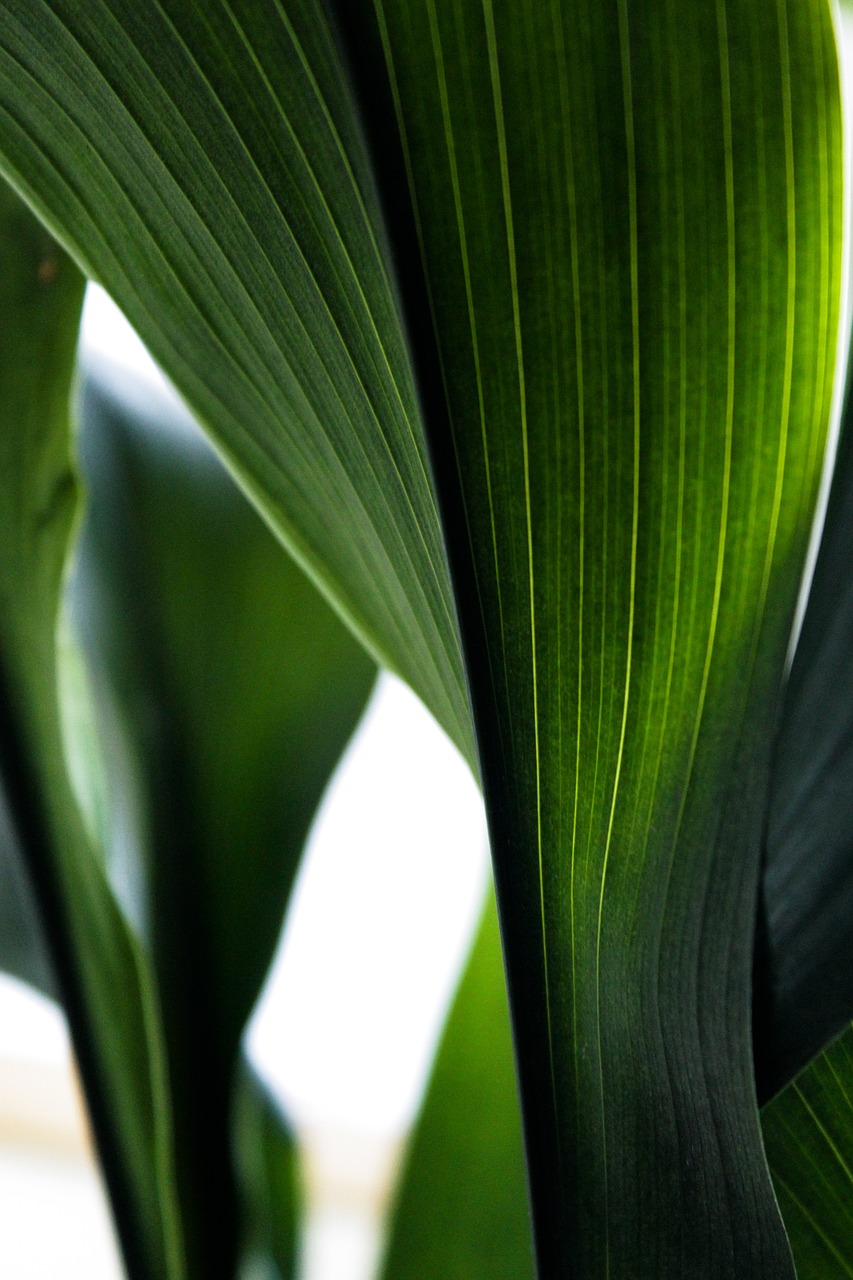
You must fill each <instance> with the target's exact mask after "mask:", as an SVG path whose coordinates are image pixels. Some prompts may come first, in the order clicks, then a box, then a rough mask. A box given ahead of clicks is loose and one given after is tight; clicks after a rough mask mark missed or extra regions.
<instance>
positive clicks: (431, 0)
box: [426, 0, 511, 706]
mask: <svg viewBox="0 0 853 1280" xmlns="http://www.w3.org/2000/svg"><path fill="white" fill-rule="evenodd" d="M426 5H427V13H428V17H429V27H430V36H431V38H432V49H433V57H434V59H435V70H436V79H437V81H438V94H439V100H440V102H441V119H442V124H443V126H444V141H445V146H446V148H447V160H448V165H449V168H450V182H451V186H452V188H453V205H454V212H455V215H456V231H457V235H458V236H459V253H460V255H461V258H462V274H463V277H464V280H465V302H466V306H467V309H468V328H469V332H470V335H471V351H472V354H473V358H474V376H475V378H476V381H477V408H478V412H479V416H480V441H481V444H482V448H483V467H484V471H485V478H486V497H487V501H488V505H489V527H490V530H491V539H492V559H493V564H494V571H495V591H496V594H497V601H498V617H499V619H500V631H501V654H502V655H503V672H504V690H505V695H506V701H507V706H510V705H511V699H510V696H509V674H508V672H507V666H506V654H507V646H506V624H505V621H504V608H503V593H502V590H501V575H500V562H499V556H498V534H497V524H496V521H495V504H494V495H493V493H492V474H491V463H490V459H489V439H488V429H487V425H486V400H485V391H484V387H483V374H482V369H481V365H480V343H479V338H478V334H477V315H476V310H475V307H474V288H473V283H472V280H471V262H470V258H469V254H468V234H467V231H466V229H465V213H464V209H463V204H462V190H461V186H460V182H459V166H458V164H457V160H456V139H455V136H454V132H453V121H452V118H451V113H450V98H449V94H448V88H447V76H446V74H445V69H444V51H443V48H442V44H441V32H440V30H439V26H438V15H437V14H436V9H435V0H426Z"/></svg>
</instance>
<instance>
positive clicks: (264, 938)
mask: <svg viewBox="0 0 853 1280" xmlns="http://www.w3.org/2000/svg"><path fill="white" fill-rule="evenodd" d="M82 419H83V424H84V431H83V439H82V455H83V460H84V464H85V468H86V474H87V477H88V479H89V483H90V492H91V496H90V501H89V508H88V516H87V525H86V528H85V530H84V534H83V536H82V539H81V544H80V552H79V565H78V582H77V593H78V618H79V626H80V628H81V634H83V635H84V637H85V646H86V651H87V654H88V656H89V660H90V662H91V664H92V669H93V672H94V673H95V678H96V679H100V680H101V681H103V682H106V684H107V686H108V687H109V688H110V689H111V690H112V693H113V696H114V698H115V703H116V712H117V714H118V716H119V718H120V720H121V721H122V723H123V726H124V730H125V733H126V734H127V736H128V737H129V740H130V743H131V746H132V752H133V755H134V757H135V759H136V766H137V771H138V776H139V778H140V802H141V808H142V813H143V820H142V825H143V834H142V839H141V844H142V853H141V859H140V864H139V865H138V866H137V867H136V868H135V869H134V868H132V867H131V868H127V866H124V867H120V866H119V867H118V868H117V870H119V871H120V872H121V874H122V875H123V879H124V882H125V883H126V884H127V883H129V884H135V885H136V886H137V901H136V902H135V903H132V904H130V910H132V911H134V913H135V914H136V915H137V916H138V918H139V919H140V920H141V921H142V922H143V924H142V927H143V931H144V934H145V938H146V943H147V946H148V949H149V951H150V954H151V958H152V963H153V967H154V971H155V974H156V979H157V988H158V993H159V1000H160V1004H161V1007H162V1010H163V1019H164V1027H165V1034H166V1050H167V1057H168V1066H169V1081H170V1088H171V1098H172V1116H173V1124H174V1130H175V1153H176V1160H177V1177H178V1193H179V1199H180V1207H181V1216H182V1223H183V1236H184V1241H185V1246H186V1256H187V1270H188V1274H189V1276H191V1277H193V1276H198V1277H204V1278H205V1280H213V1278H215V1277H220V1276H221V1277H223V1278H227V1280H231V1277H233V1275H234V1272H235V1268H236V1265H237V1255H238V1249H239V1243H240V1231H241V1224H240V1204H239V1193H238V1187H237V1185H236V1181H235V1171H234V1166H233V1161H232V1151H231V1129H232V1102H233V1091H234V1087H235V1071H236V1069H237V1064H238V1059H239V1045H240V1039H241V1036H242V1032H243V1029H244V1026H245V1023H246V1021H247V1019H248V1017H249V1014H250V1012H251V1009H252V1007H253V1005H254V1003H255V1001H256V999H257V996H258V994H259V992H260V988H261V985H262V982H263V980H264V977H265V975H266V971H267V968H268V966H269V963H270V960H271V958H272V954H273V951H274V949H275V945H276V942H277V940H278V935H279V932H280V929H281V923H282V919H283V917H284V913H285V909H286V905H287V901H288V898H289V895H290V890H291V887H292V884H293V880H294V877H295V874H296V870H297V867H298V864H299V859H300V857H301V854H302V849H303V846H304V843H305V838H306V836H307V834H308V828H309V825H310V823H311V820H312V818H313V816H314V812H315V810H316V808H317V805H318V803H319V801H320V798H321V795H322V792H323V790H324V788H325V786H326V784H327V782H328V779H329V777H330V776H331V773H332V771H333V769H334V767H335V765H336V764H337V761H338V758H339V756H340V754H341V752H342V750H343V748H344V746H345V745H346V742H347V741H348V739H349V737H350V734H351V733H352V731H353V729H354V728H355V725H356V722H357V720H358V718H359V716H360V714H361V712H362V710H363V708H364V705H365V702H366V700H367V696H368V693H369V691H370V688H371V686H372V683H373V679H374V675H375V668H374V666H373V663H372V662H371V661H370V659H369V658H368V657H367V655H366V654H365V653H364V651H363V649H362V648H361V647H360V646H359V645H358V644H357V643H356V642H355V641H354V640H353V639H352V637H351V636H350V634H349V632H348V631H347V630H346V629H345V628H344V626H343V625H342V624H341V623H340V621H339V620H338V619H337V617H336V616H335V615H334V614H333V613H332V611H331V610H330V609H329V608H328V606H327V605H326V604H325V602H324V601H323V600H322V599H321V597H320V596H319V595H318V593H317V592H316V590H315V589H314V587H313V586H312V585H311V583H310V582H309V581H308V579H307V578H306V577H305V575H304V574H303V573H302V571H301V570H300V569H298V568H297V567H296V565H295V564H294V563H293V562H292V561H291V559H290V557H289V556H287V555H285V553H284V552H283V551H282V549H281V547H280V545H279V544H278V543H277V542H276V541H275V539H274V538H273V537H272V535H271V534H270V533H269V531H268V529H267V528H266V527H265V526H264V524H263V523H262V522H261V521H260V520H259V519H258V517H257V514H256V513H255V512H254V511H253V510H252V508H251V507H250V506H249V504H248V503H247V502H246V501H245V499H244V498H243V496H242V495H241V494H240V493H239V491H238V490H237V489H236V487H235V486H234V484H233V483H232V481H231V480H230V478H229V476H228V475H227V473H226V472H225V470H224V468H223V467H222V465H221V464H220V462H219V461H218V460H217V459H216V457H215V456H214V455H213V454H212V452H211V450H210V449H209V447H208V446H207V444H206V442H205V441H204V439H203V437H202V436H201V435H200V434H199V433H198V432H197V429H196V428H195V427H194V424H193V423H192V422H191V420H189V419H188V417H187V416H186V415H185V414H182V413H179V412H177V411H176V410H174V409H170V408H169V407H167V406H165V405H164V404H163V403H161V402H159V401H158V399H157V395H156V393H153V394H152V393H146V392H143V391H142V390H141V389H140V391H139V393H138V395H137V398H136V403H134V400H133V398H132V397H129V396H128V395H127V394H125V397H124V399H119V398H117V397H116V396H115V395H113V394H111V393H110V392H109V391H108V390H106V389H105V388H104V387H103V386H99V385H98V384H97V383H95V382H93V381H89V382H87V384H86V388H85V393H84V396H83V407H82ZM83 628H85V631H84V630H83ZM116 843H117V844H119V846H120V848H121V849H122V850H126V847H127V841H126V838H125V837H124V831H123V830H121V831H120V832H119V840H118V841H117V842H116ZM118 891H119V892H121V888H120V886H119V887H118ZM271 1158H273V1157H272V1156H271Z"/></svg>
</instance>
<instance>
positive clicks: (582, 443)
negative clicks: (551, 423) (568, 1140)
mask: <svg viewBox="0 0 853 1280" xmlns="http://www.w3.org/2000/svg"><path fill="white" fill-rule="evenodd" d="M551 20H552V25H553V30H554V51H555V55H556V60H557V68H558V74H557V79H558V81H559V86H560V115H561V122H560V123H561V128H562V132H563V155H564V161H565V165H566V198H567V200H568V206H569V246H570V254H571V270H572V302H573V311H574V330H575V332H574V339H575V342H574V346H575V366H576V370H577V414H578V421H577V427H578V618H577V637H578V651H577V695H576V696H577V715H576V720H575V788H574V801H573V805H572V849H571V865H570V869H569V918H570V927H571V937H572V1044H573V1050H574V1064H575V1083H576V1087H577V1084H578V1079H579V1067H578V1050H579V1046H578V1033H577V1005H578V1000H577V945H576V944H577V936H576V925H575V873H576V870H577V853H578V849H577V840H578V805H579V802H580V768H581V728H582V713H583V624H584V608H583V606H584V555H585V538H586V438H585V437H586V420H585V405H584V363H583V322H582V312H581V301H580V252H579V248H578V211H577V191H576V189H575V165H574V148H573V145H572V124H571V113H570V110H569V96H568V85H569V72H568V64H567V60H566V46H565V36H564V32H563V17H562V9H561V8H560V6H559V5H553V4H552V6H551ZM558 430H559V426H558ZM559 571H561V569H560V570H559ZM560 723H561V725H562V713H561V714H560Z"/></svg>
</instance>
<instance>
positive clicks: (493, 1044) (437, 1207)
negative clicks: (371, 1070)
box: [381, 889, 534, 1280]
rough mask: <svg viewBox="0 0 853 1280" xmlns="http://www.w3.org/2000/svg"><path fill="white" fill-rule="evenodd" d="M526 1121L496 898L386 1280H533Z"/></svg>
mask: <svg viewBox="0 0 853 1280" xmlns="http://www.w3.org/2000/svg"><path fill="white" fill-rule="evenodd" d="M533 1274H534V1271H533V1251H532V1244H531V1238H530V1217H529V1213H528V1208H527V1186H526V1181H525V1170H524V1150H523V1146H522V1141H521V1116H520V1112H519V1107H518V1090H517V1087H516V1079H515V1064H514V1062H513V1056H512V1039H511V1036H510V1029H509V1013H508V1010H507V1002H506V986H505V983H504V976H503V959H502V956H501V945H500V934H499V932H498V917H497V908H496V904H495V899H494V895H493V893H492V891H491V889H490V890H489V896H488V901H487V903H486V907H485V911H484V913H483V919H482V921H481V924H480V926H479V929H478V933H477V937H476V939H475V942H474V947H473V950H472V953H471V956H470V959H469V960H468V962H467V965H466V968H465V972H464V974H463V977H462V981H461V984H460V987H459V990H458V992H457V994H456V998H455V1000H454V1002H453V1006H452V1008H451V1011H450V1015H449V1018H448V1021H447V1026H446V1027H445V1029H444V1033H443V1035H442V1038H441V1042H440V1045H439V1049H438V1054H437V1057H436V1060H435V1064H434V1067H433V1070H432V1075H431V1079H430V1082H429V1085H428V1086H427V1091H426V1094H425V1097H424V1101H423V1106H422V1108H421V1113H420V1116H419V1118H418V1121H417V1123H416V1126H415V1129H414V1133H413V1135H412V1138H411V1140H410V1144H409V1148H408V1151H407V1153H406V1157H405V1162H404V1165H403V1169H402V1171H401V1174H400V1181H399V1184H398V1187H397V1190H396V1192H395V1198H394V1206H393V1209H392V1212H391V1217H390V1222H389V1236H388V1244H387V1248H386V1252H385V1257H384V1261H383V1265H382V1269H381V1275H382V1276H383V1277H385V1280H433V1278H434V1277H436V1276H443V1277H447V1280H451V1278H452V1280H528V1278H529V1280H532V1278H533Z"/></svg>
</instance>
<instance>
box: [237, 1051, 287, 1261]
mask: <svg viewBox="0 0 853 1280" xmlns="http://www.w3.org/2000/svg"><path fill="white" fill-rule="evenodd" d="M234 1127H235V1142H236V1145H237V1160H238V1164H239V1165H240V1168H241V1174H242V1185H243V1187H244V1192H245V1198H246V1217H247V1224H246V1241H245V1246H246V1247H245V1253H244V1258H243V1265H242V1268H241V1270H240V1280H294V1277H295V1276H296V1275H297V1262H298V1257H299V1248H298V1245H299V1240H298V1227H299V1221H300V1217H301V1209H302V1202H303V1198H304V1193H303V1187H302V1182H301V1177H300V1170H299V1165H298V1159H297V1154H296V1151H297V1148H296V1142H295V1140H294V1138H293V1135H292V1133H291V1131H290V1128H289V1126H288V1123H287V1120H286V1119H285V1117H284V1116H283V1115H282V1112H281V1110H280V1108H279V1107H278V1106H277V1104H276V1102H275V1100H274V1099H273V1098H272V1097H271V1095H270V1093H269V1091H268V1090H267V1089H266V1087H265V1086H264V1084H263V1082H262V1081H261V1080H260V1079H259V1078H258V1076H257V1074H256V1072H255V1071H254V1070H253V1069H252V1067H251V1066H250V1065H249V1064H248V1063H245V1062H244V1064H243V1066H242V1069H241V1071H240V1076H239V1081H238V1086H237V1099H236V1106H235V1126H234Z"/></svg>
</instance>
